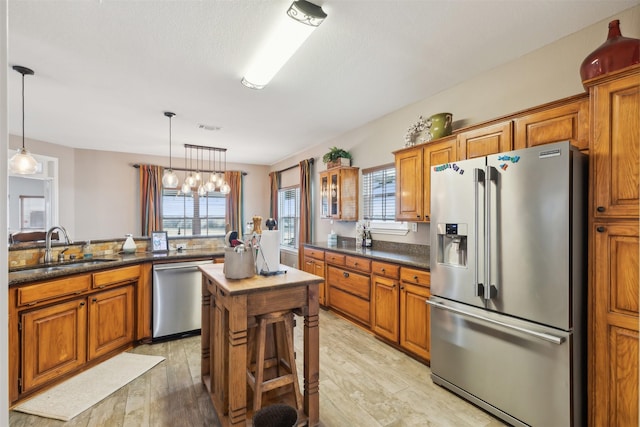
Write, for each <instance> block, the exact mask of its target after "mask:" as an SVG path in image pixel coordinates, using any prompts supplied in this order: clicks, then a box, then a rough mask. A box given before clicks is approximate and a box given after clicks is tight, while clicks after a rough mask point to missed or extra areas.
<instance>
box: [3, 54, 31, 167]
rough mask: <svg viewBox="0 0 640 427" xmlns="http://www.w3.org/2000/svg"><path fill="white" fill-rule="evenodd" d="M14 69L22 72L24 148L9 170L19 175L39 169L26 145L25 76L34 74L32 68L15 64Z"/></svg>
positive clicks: (11, 161) (19, 150)
mask: <svg viewBox="0 0 640 427" xmlns="http://www.w3.org/2000/svg"><path fill="white" fill-rule="evenodd" d="M13 69H14V70H16V71H17V72H19V73H20V74H22V148H18V152H17V153H16V154H14V155H13V157H11V159H10V160H9V172H11V173H15V174H19V175H33V174H34V173H36V172H37V170H38V162H37V161H36V159H34V158H33V156H32V155H31V153H29V152H28V151H27V149H26V148H25V147H24V76H25V74H27V75H30V76H32V75H34V74H35V73H34V72H33V70H32V69H30V68H27V67H22V66H20V65H14V66H13Z"/></svg>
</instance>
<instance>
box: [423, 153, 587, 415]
mask: <svg viewBox="0 0 640 427" xmlns="http://www.w3.org/2000/svg"><path fill="white" fill-rule="evenodd" d="M586 170H587V169H586V156H584V155H583V154H581V153H580V152H579V151H578V150H577V149H575V148H573V147H571V145H570V144H569V142H562V143H555V144H549V145H544V146H539V147H533V148H527V149H524V150H516V151H511V152H506V153H500V154H495V155H490V156H487V157H483V158H477V159H470V160H464V161H460V162H456V163H448V164H444V165H437V166H434V167H433V168H432V170H431V248H432V249H431V294H432V297H431V298H430V299H429V301H428V303H429V304H430V305H431V370H432V379H433V381H434V382H436V383H438V384H440V385H443V386H445V387H447V388H449V389H450V390H452V391H454V392H455V393H458V394H459V395H461V396H463V397H465V398H467V399H468V400H471V401H473V402H474V403H476V404H477V405H479V406H481V407H483V408H485V409H486V410H487V411H489V412H492V413H493V414H495V415H496V416H498V417H500V418H502V419H504V420H506V421H507V422H508V423H510V424H513V425H522V426H525V425H541V426H543V425H553V426H579V425H582V424H583V423H584V422H585V421H586V419H585V418H584V412H585V404H586V390H585V387H586V363H585V362H586V351H585V345H586V335H585V329H584V328H585V326H586V239H585V235H586V234H585V232H586V227H585V220H586V194H585V190H586ZM434 249H435V250H434Z"/></svg>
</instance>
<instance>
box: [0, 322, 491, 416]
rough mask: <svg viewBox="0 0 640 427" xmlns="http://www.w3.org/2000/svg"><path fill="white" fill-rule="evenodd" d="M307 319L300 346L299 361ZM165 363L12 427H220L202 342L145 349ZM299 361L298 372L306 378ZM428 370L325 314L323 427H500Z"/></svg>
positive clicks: (299, 335) (141, 348)
mask: <svg viewBox="0 0 640 427" xmlns="http://www.w3.org/2000/svg"><path fill="white" fill-rule="evenodd" d="M301 325H302V319H300V318H298V319H297V327H296V331H295V335H296V336H295V345H296V352H297V354H302V328H301ZM133 352H135V353H141V354H157V355H161V356H164V357H166V358H167V359H166V360H165V361H164V362H162V363H160V364H159V365H157V366H155V367H154V368H153V369H151V370H150V371H148V372H147V373H145V374H144V375H142V376H141V377H139V378H137V379H135V380H134V381H132V382H131V383H129V384H128V385H126V386H125V387H123V388H122V389H120V390H118V391H117V392H115V393H114V394H112V395H111V396H109V397H108V398H106V399H105V400H103V401H102V402H100V403H99V404H97V405H95V406H94V407H92V408H91V409H88V410H87V411H85V412H83V413H82V414H80V415H78V416H77V417H75V418H74V419H72V420H71V421H69V422H67V423H64V422H62V421H56V420H51V419H47V418H41V417H37V416H33V415H26V414H22V413H19V412H14V411H12V412H11V413H10V415H9V421H10V427H23V426H24V427H26V426H37V427H58V426H65V427H66V426H70V427H76V426H78V427H80V426H82V427H84V426H87V427H89V426H99V427H102V426H108V427H117V426H125V427H129V426H131V427H142V426H149V427H156V426H167V427H169V426H171V427H174V426H219V425H220V424H219V422H218V419H217V417H216V414H215V412H214V410H213V407H212V405H211V402H210V401H209V400H208V396H207V394H206V393H205V391H204V388H203V387H202V384H201V382H200V337H191V338H184V339H180V340H175V341H168V342H163V343H157V344H153V345H141V346H138V347H136V348H135V349H134V350H133ZM301 359H302V358H301V357H298V359H297V363H298V372H302V360H301ZM429 375H430V370H429V367H428V366H425V365H424V364H422V363H419V362H417V361H415V360H414V359H412V358H410V357H408V356H406V355H405V354H403V353H401V352H398V351H396V350H394V349H393V348H391V347H389V346H388V345H386V344H384V343H382V342H380V341H379V340H378V339H376V338H375V337H374V336H372V335H371V334H369V333H367V332H365V331H363V330H362V329H360V328H358V327H357V326H355V325H353V324H351V323H349V322H347V321H345V320H343V319H341V318H340V317H338V316H336V315H335V314H333V313H331V312H327V311H323V310H321V313H320V423H321V424H320V425H321V426H323V427H361V426H362V427H400V426H416V427H418V426H420V427H423V426H451V427H453V426H455V427H465V426H469V427H477V426H490V427H497V426H503V425H504V424H503V423H501V422H500V421H499V420H497V419H495V418H493V417H492V416H491V415H489V414H487V413H485V412H484V411H482V410H480V409H478V408H476V407H475V406H473V405H471V404H469V403H467V402H466V401H464V400H462V399H460V398H458V397H456V396H455V395H453V394H451V393H450V392H448V391H447V390H445V389H443V388H441V387H439V386H437V385H435V384H433V382H432V381H431V379H430V377H429Z"/></svg>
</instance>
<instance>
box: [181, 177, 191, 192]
mask: <svg viewBox="0 0 640 427" xmlns="http://www.w3.org/2000/svg"><path fill="white" fill-rule="evenodd" d="M181 190H182V194H191V186H190V185H189V184H188V183H187V181H186V180H185V182H184V183H182V188H181Z"/></svg>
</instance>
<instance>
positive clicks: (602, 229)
mask: <svg viewBox="0 0 640 427" xmlns="http://www.w3.org/2000/svg"><path fill="white" fill-rule="evenodd" d="M596 231H597V232H598V233H604V232H605V231H607V229H606V228H605V227H597V228H596Z"/></svg>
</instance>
